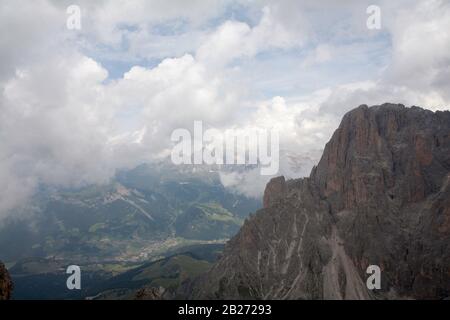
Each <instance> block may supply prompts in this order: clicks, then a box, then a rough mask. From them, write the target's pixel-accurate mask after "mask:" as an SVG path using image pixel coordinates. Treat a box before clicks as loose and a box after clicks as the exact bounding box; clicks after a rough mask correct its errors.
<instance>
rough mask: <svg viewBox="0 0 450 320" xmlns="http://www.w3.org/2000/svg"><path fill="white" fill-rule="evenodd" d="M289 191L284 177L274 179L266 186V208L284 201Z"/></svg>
mask: <svg viewBox="0 0 450 320" xmlns="http://www.w3.org/2000/svg"><path fill="white" fill-rule="evenodd" d="M286 191H287V185H286V180H285V178H284V177H283V176H281V177H276V178H272V179H271V180H270V181H269V183H268V184H267V185H266V189H265V190H264V196H263V205H264V208H268V207H270V206H272V205H274V204H275V203H276V202H277V201H278V200H280V199H283V198H284V196H285V194H286Z"/></svg>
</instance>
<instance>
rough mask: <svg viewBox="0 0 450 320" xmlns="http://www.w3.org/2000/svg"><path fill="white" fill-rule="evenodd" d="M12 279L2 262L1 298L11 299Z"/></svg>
mask: <svg viewBox="0 0 450 320" xmlns="http://www.w3.org/2000/svg"><path fill="white" fill-rule="evenodd" d="M12 288H13V285H12V281H11V278H10V276H9V273H8V270H6V268H5V266H4V265H3V263H1V262H0V300H9V299H10V298H11V293H12Z"/></svg>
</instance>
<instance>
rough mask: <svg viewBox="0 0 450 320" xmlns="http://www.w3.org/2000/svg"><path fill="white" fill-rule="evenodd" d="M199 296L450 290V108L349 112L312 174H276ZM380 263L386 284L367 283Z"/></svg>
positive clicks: (417, 294) (398, 294) (416, 294)
mask: <svg viewBox="0 0 450 320" xmlns="http://www.w3.org/2000/svg"><path fill="white" fill-rule="evenodd" d="M264 206H265V208H264V209H262V210H260V211H259V212H257V213H256V215H254V216H252V217H251V218H250V219H248V220H247V221H246V222H245V224H244V226H243V227H242V228H241V230H240V232H239V233H238V234H237V235H236V236H235V237H234V238H233V239H232V240H230V242H229V243H228V244H227V246H226V249H225V252H224V254H223V256H222V258H221V259H220V260H219V261H218V262H217V264H216V265H215V266H214V267H213V268H212V269H211V271H210V272H209V273H208V274H207V275H205V277H204V278H203V279H200V280H199V282H198V283H197V286H196V287H195V290H194V293H193V297H194V298H210V299H221V298H230V299H240V298H254V299H372V298H381V299H383V298H387V299H398V298H417V299H441V298H446V297H449V296H450V112H435V113H433V112H431V111H427V110H423V109H421V108H417V107H412V108H405V107H404V106H402V105H393V104H385V105H382V106H374V107H370V108H369V107H367V106H360V107H359V108H357V109H355V110H353V111H351V112H349V113H348V114H346V115H345V116H344V118H343V120H342V122H341V125H340V126H339V128H338V129H337V130H336V132H335V133H334V135H333V137H332V138H331V140H330V142H329V143H328V144H327V145H326V147H325V150H324V153H323V156H322V158H321V160H320V162H319V164H318V165H317V167H315V168H314V169H313V170H312V172H311V175H310V177H309V178H304V179H298V180H290V181H284V178H277V179H275V180H272V181H271V182H270V183H269V184H268V186H267V189H266V192H265V195H264ZM369 265H378V266H380V268H381V271H382V277H381V286H382V288H381V290H372V291H371V290H368V289H367V287H366V279H367V277H368V276H369V275H368V274H366V269H367V267H368V266H369Z"/></svg>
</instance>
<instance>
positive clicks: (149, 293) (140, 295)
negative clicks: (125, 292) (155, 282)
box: [134, 287, 168, 300]
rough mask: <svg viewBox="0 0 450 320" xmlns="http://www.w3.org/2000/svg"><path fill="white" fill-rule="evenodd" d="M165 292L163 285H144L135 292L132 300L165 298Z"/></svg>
mask: <svg viewBox="0 0 450 320" xmlns="http://www.w3.org/2000/svg"><path fill="white" fill-rule="evenodd" d="M167 294H168V293H167V291H166V289H165V288H163V287H158V288H155V287H145V288H141V289H139V290H138V291H137V292H136V294H135V296H134V300H165V299H166V298H167V297H166V296H167Z"/></svg>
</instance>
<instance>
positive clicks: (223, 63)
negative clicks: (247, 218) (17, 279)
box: [0, 0, 450, 217]
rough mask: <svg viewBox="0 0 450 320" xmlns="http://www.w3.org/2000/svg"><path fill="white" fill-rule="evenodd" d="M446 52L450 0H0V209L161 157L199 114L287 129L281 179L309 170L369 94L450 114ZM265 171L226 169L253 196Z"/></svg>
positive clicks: (210, 122)
mask: <svg viewBox="0 0 450 320" xmlns="http://www.w3.org/2000/svg"><path fill="white" fill-rule="evenodd" d="M71 5H76V6H78V8H79V9H80V21H81V29H70V28H68V27H67V20H68V18H70V17H71V13H72V12H69V13H68V12H67V9H68V7H69V6H71ZM370 5H376V6H378V7H379V8H380V18H381V20H380V22H381V25H380V28H379V29H369V28H368V27H367V19H368V18H369V16H370V14H368V12H367V8H368V7H369V6H370ZM449 49H450V1H448V0H422V1H414V0H407V1H406V0H400V1H395V3H394V1H364V0H362V1H356V0H355V1H351V0H350V1H339V3H337V1H331V0H330V1H312V0H311V1H309V0H307V1H300V0H281V1H268V0H260V1H250V0H235V1H231V0H230V1H228V0H204V1H203V0H193V1H184V0H172V1H156V0H146V1H144V0H129V1H123V0H114V1H106V0H98V1H88V0H80V1H75V0H71V1H65V0H63V1H60V0H58V1H56V0H33V1H31V0H28V1H26V0H14V1H13V0H0V190H2V192H1V193H0V217H2V216H3V217H4V216H6V215H8V213H9V212H12V211H14V210H15V209H16V208H18V207H20V206H23V205H24V204H27V203H29V201H30V199H31V198H32V196H33V195H34V194H35V193H36V190H37V189H38V188H39V186H41V185H48V186H53V187H64V188H66V187H81V186H85V185H89V184H102V183H108V181H110V179H111V178H112V177H114V174H115V172H116V170H118V169H124V168H133V167H135V166H137V165H139V164H141V163H145V162H151V161H156V160H159V159H164V158H165V157H168V155H169V154H170V149H171V147H172V142H171V141H170V136H171V133H172V132H173V130H175V129H177V128H187V129H191V128H192V127H193V123H194V121H198V120H201V121H203V122H204V123H205V125H206V126H208V127H213V128H217V129H219V130H226V129H235V130H241V131H242V132H246V131H248V130H252V129H254V128H268V129H276V130H278V131H279V133H280V154H281V165H280V172H279V174H284V175H286V176H288V177H292V178H295V177H301V176H307V175H309V172H310V170H311V168H312V166H313V165H314V164H315V163H317V161H318V160H319V158H320V155H321V152H322V150H323V148H324V145H325V143H326V142H327V141H328V140H329V138H330V137H331V134H332V133H333V131H334V130H335V129H336V128H337V126H338V125H339V122H340V119H341V118H342V116H343V115H344V114H345V113H346V112H347V111H349V110H351V109H353V108H355V107H357V106H358V105H360V104H367V105H377V104H381V103H385V102H392V103H403V104H405V105H406V106H412V105H417V106H421V107H423V108H427V109H431V110H448V109H449V106H450V103H449V101H450V90H448V89H449V88H450V53H449ZM268 178H269V177H266V176H261V175H260V174H259V171H255V170H254V171H251V170H250V171H248V172H245V173H233V172H231V173H230V172H223V173H221V179H222V182H223V184H224V185H225V186H226V187H228V188H232V189H233V190H235V191H236V192H241V193H244V194H246V195H249V196H255V197H257V196H260V195H261V192H262V191H263V189H264V184H265V183H266V182H267V179H268Z"/></svg>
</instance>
